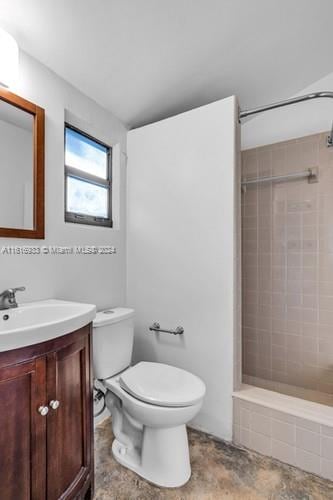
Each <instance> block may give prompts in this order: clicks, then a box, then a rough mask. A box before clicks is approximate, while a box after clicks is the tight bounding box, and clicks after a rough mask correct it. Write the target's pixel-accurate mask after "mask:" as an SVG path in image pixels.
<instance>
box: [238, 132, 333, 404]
mask: <svg viewBox="0 0 333 500" xmlns="http://www.w3.org/2000/svg"><path fill="white" fill-rule="evenodd" d="M326 136H327V134H317V135H313V136H307V137H303V138H300V139H296V140H291V141H287V142H281V143H277V144H272V145H269V146H264V147H260V148H256V149H251V150H247V151H244V152H243V153H242V177H243V178H247V179H250V178H253V177H261V176H270V175H283V174H289V173H293V172H298V171H302V170H305V169H307V168H310V167H319V182H318V183H315V184H309V183H308V182H307V180H297V181H287V182H279V183H276V182H274V183H271V182H269V183H265V184H258V185H254V186H251V187H250V186H249V187H247V190H246V192H245V193H243V195H242V242H243V243H242V245H243V247H242V269H243V272H242V276H243V279H242V290H243V297H242V301H243V319H242V334H243V335H242V338H243V376H244V377H245V381H246V377H247V378H248V379H249V377H251V378H252V380H254V379H253V377H255V378H257V379H260V380H263V381H265V382H266V386H268V387H271V388H272V389H275V390H279V389H280V390H282V392H283V389H282V388H283V387H285V386H286V385H290V386H294V387H296V388H302V389H303V393H302V390H300V393H299V395H300V397H303V395H304V391H308V394H311V393H312V394H315V393H316V392H318V393H319V392H320V393H325V394H327V395H332V394H333V148H327V146H326ZM295 395H296V394H295ZM310 399H311V398H310ZM313 399H315V400H316V398H315V397H314V398H313Z"/></svg>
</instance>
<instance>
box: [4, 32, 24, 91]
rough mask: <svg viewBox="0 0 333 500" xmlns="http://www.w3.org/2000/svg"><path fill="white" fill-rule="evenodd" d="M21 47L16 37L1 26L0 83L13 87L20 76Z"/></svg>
mask: <svg viewBox="0 0 333 500" xmlns="http://www.w3.org/2000/svg"><path fill="white" fill-rule="evenodd" d="M18 58H19V49H18V45H17V42H16V40H15V38H13V37H12V35H10V34H9V33H7V31H5V30H3V29H1V28H0V85H2V86H3V87H7V88H8V87H12V86H13V85H15V84H16V82H17V77H18Z"/></svg>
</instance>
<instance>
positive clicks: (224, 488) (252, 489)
mask: <svg viewBox="0 0 333 500" xmlns="http://www.w3.org/2000/svg"><path fill="white" fill-rule="evenodd" d="M95 439H96V445H95V447H96V454H95V457H96V458H95V460H96V496H95V499H96V500H162V499H163V500H164V499H165V500H224V499H229V500H256V499H261V500H263V499H267V500H268V499H269V500H319V499H321V500H324V499H327V500H332V499H333V483H331V482H329V481H325V480H322V479H320V478H318V477H316V476H312V475H311V474H307V473H305V472H301V471H299V470H297V469H295V468H292V467H288V466H286V465H283V464H281V463H279V462H277V461H275V460H273V459H269V458H266V457H263V456H261V455H258V454H257V453H254V452H250V451H248V450H243V449H239V448H236V447H234V446H232V445H230V444H226V443H224V442H222V441H218V440H215V439H213V438H212V437H210V436H208V435H206V434H203V433H201V432H197V431H193V430H190V431H189V439H190V452H191V463H192V477H191V479H190V481H189V482H188V483H187V484H186V485H185V486H183V487H182V488H178V489H161V488H158V487H156V486H153V485H151V484H149V483H147V482H146V481H144V480H143V479H140V478H139V477H138V476H137V475H136V474H134V473H133V472H131V471H129V470H127V469H125V468H124V467H122V466H120V465H118V464H117V463H116V462H115V460H114V459H113V457H112V454H111V443H112V439H113V438H112V432H111V425H110V420H105V421H104V422H102V423H101V424H100V425H99V426H98V427H97V429H96V436H95Z"/></svg>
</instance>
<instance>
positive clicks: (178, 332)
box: [149, 321, 184, 335]
mask: <svg viewBox="0 0 333 500" xmlns="http://www.w3.org/2000/svg"><path fill="white" fill-rule="evenodd" d="M149 330H150V331H152V332H164V333H170V334H171V335H183V333H184V328H183V327H182V326H177V328H175V329H174V330H167V329H165V328H161V325H160V324H159V323H157V321H155V322H154V323H153V324H152V325H150V327H149Z"/></svg>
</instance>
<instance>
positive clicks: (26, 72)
mask: <svg viewBox="0 0 333 500" xmlns="http://www.w3.org/2000/svg"><path fill="white" fill-rule="evenodd" d="M13 91H14V92H15V93H17V94H19V95H21V96H22V97H25V98H27V99H29V100H31V101H33V102H35V103H36V104H38V105H39V106H41V107H43V108H45V113H46V115H45V116H46V124H45V133H46V140H45V169H46V170H45V174H46V193H45V195H46V209H45V215H46V219H45V229H46V238H45V240H44V241H41V240H27V239H25V240H23V239H9V238H0V247H2V246H4V245H114V246H116V247H117V254H116V255H102V256H93V255H86V256H85V255H76V256H72V255H71V256H69V255H58V256H52V255H43V256H40V255H36V256H21V255H16V256H13V255H1V254H0V271H1V272H0V288H1V289H5V288H7V287H10V286H18V285H26V287H27V291H26V292H25V293H24V294H23V293H22V294H21V295H20V296H19V297H18V300H21V301H27V300H36V299H43V298H48V297H58V298H64V299H71V300H79V301H85V302H91V303H95V304H97V306H98V307H99V308H102V307H106V306H109V305H118V304H123V303H124V301H125V264H126V262H125V260H126V259H125V178H126V172H125V157H124V155H123V154H122V152H125V151H126V129H125V128H124V126H123V125H122V124H121V122H120V121H119V120H117V119H116V118H115V117H114V116H112V115H111V114H110V113H109V112H107V111H106V110H104V109H103V108H101V107H100V106H98V105H97V104H96V103H95V102H94V101H92V100H91V99H89V98H88V97H86V96H84V95H83V94H81V93H80V92H79V91H78V90H76V89H75V88H74V87H72V86H71V85H69V84H68V83H66V82H65V81H64V80H62V79H60V78H59V77H58V76H56V75H55V74H54V73H53V72H51V71H50V70H49V69H47V68H46V67H45V66H43V65H41V64H40V63H38V62H37V61H36V60H34V59H33V58H31V57H29V56H28V55H26V54H24V53H21V57H20V82H19V84H18V86H17V88H15V89H13ZM65 110H68V112H67V116H73V120H74V117H75V121H76V123H75V124H76V125H79V126H81V127H82V128H84V129H85V130H86V131H87V132H89V133H90V134H92V135H95V136H96V137H98V138H99V139H101V140H103V141H105V142H107V143H109V144H111V145H115V144H116V145H118V146H117V147H116V149H117V152H116V154H115V164H114V171H115V172H114V173H115V197H114V198H115V205H116V207H115V208H116V214H115V218H116V228H115V229H107V228H96V227H95V228H94V227H89V226H83V225H78V224H68V223H67V224H66V223H65V222H64V118H65Z"/></svg>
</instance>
